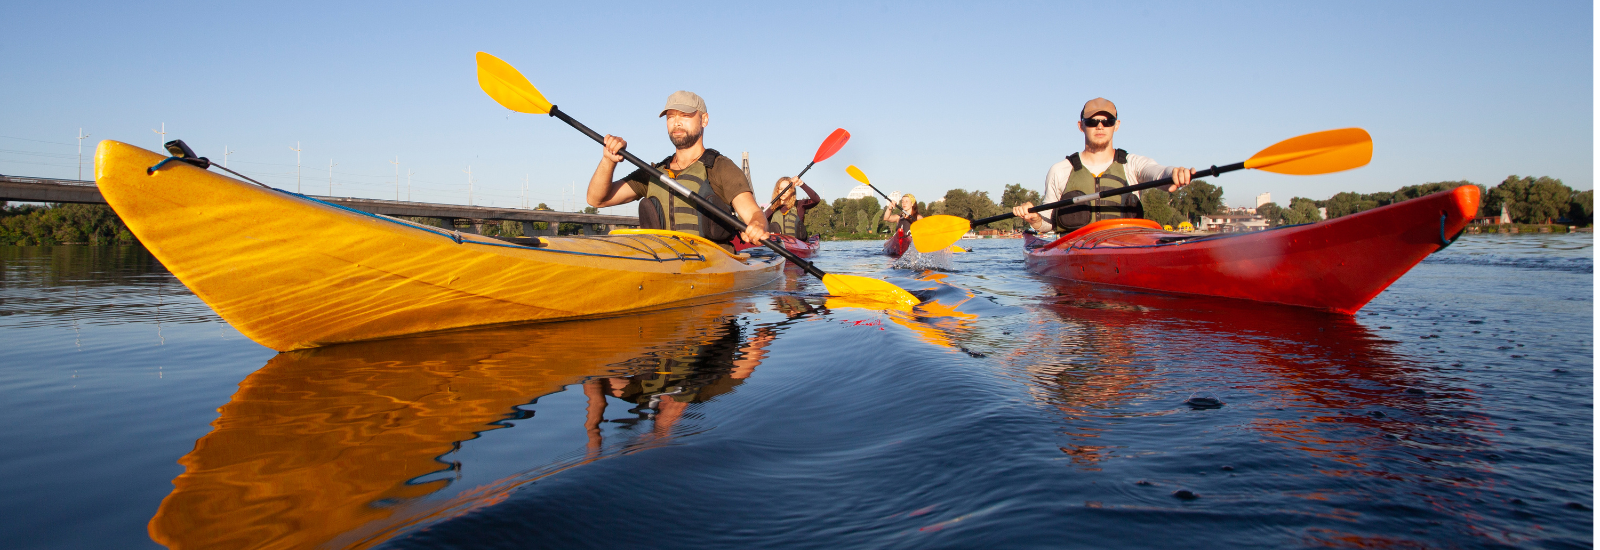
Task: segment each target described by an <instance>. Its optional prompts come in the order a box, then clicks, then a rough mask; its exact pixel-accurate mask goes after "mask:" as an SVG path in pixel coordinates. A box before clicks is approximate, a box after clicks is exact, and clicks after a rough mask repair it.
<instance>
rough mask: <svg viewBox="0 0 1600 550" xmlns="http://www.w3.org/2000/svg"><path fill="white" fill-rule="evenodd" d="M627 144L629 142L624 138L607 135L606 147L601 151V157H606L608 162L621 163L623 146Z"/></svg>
mask: <svg viewBox="0 0 1600 550" xmlns="http://www.w3.org/2000/svg"><path fill="white" fill-rule="evenodd" d="M627 146H628V142H627V141H624V140H623V139H622V138H619V137H617V136H612V135H607V136H606V147H605V150H604V151H601V153H600V158H602V159H605V161H606V162H609V163H611V164H617V163H620V162H622V148H623V147H627Z"/></svg>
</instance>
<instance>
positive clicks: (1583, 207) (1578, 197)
mask: <svg viewBox="0 0 1600 550" xmlns="http://www.w3.org/2000/svg"><path fill="white" fill-rule="evenodd" d="M1567 220H1568V222H1569V223H1572V224H1573V225H1582V226H1585V227H1587V226H1590V225H1594V190H1593V189H1590V190H1588V191H1584V192H1582V193H1573V194H1572V200H1571V201H1570V202H1568V203H1567Z"/></svg>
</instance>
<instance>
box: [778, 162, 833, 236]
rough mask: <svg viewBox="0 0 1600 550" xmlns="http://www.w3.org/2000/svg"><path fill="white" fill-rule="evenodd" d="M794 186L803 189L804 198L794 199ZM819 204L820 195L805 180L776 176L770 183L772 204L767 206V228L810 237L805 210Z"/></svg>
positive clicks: (782, 232)
mask: <svg viewBox="0 0 1600 550" xmlns="http://www.w3.org/2000/svg"><path fill="white" fill-rule="evenodd" d="M796 186H798V187H799V188H800V189H803V190H805V192H806V199H805V200H796V198H795V195H796V192H795V187H796ZM819 204H822V197H820V196H818V195H817V192H816V191H814V190H812V189H811V186H810V185H806V182H805V181H803V180H801V179H799V178H787V177H786V178H778V182H777V183H775V184H773V185H772V205H771V206H768V207H767V229H768V230H769V231H772V232H775V233H781V234H784V235H788V236H790V237H794V238H796V239H800V240H802V241H804V240H806V239H808V238H810V236H809V235H808V234H807V232H806V212H808V211H810V210H811V209H812V208H815V207H816V206H817V205H819Z"/></svg>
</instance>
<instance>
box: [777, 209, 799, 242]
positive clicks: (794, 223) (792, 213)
mask: <svg viewBox="0 0 1600 550" xmlns="http://www.w3.org/2000/svg"><path fill="white" fill-rule="evenodd" d="M798 209H799V207H798V206H797V207H795V208H787V209H779V210H778V211H776V212H773V213H772V224H771V225H772V228H773V229H776V230H777V231H778V232H779V233H782V234H784V235H788V236H790V237H794V238H796V239H801V240H805V236H804V235H801V234H800V212H798Z"/></svg>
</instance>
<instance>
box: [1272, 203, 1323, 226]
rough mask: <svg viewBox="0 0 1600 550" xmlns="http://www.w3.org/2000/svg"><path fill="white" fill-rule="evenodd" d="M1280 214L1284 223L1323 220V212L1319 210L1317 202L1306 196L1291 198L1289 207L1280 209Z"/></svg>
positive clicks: (1296, 223) (1295, 223) (1280, 218)
mask: <svg viewBox="0 0 1600 550" xmlns="http://www.w3.org/2000/svg"><path fill="white" fill-rule="evenodd" d="M1278 216H1279V218H1278V219H1279V220H1280V221H1281V222H1282V224H1283V225H1298V224H1302V223H1312V222H1319V221H1322V214H1321V213H1319V212H1317V202H1316V201H1313V200H1311V199H1308V198H1305V197H1295V198H1292V199H1289V208H1288V209H1285V210H1280V211H1279V214H1278Z"/></svg>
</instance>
